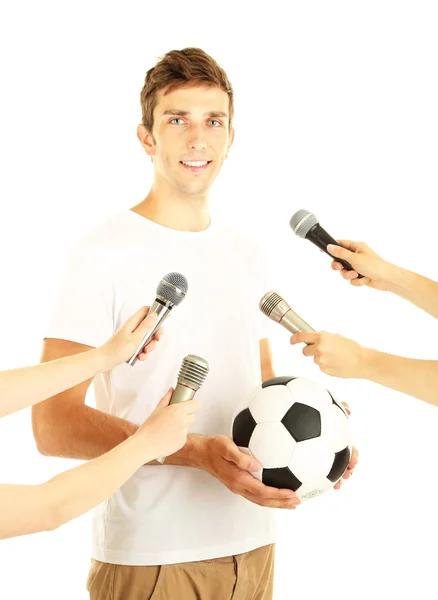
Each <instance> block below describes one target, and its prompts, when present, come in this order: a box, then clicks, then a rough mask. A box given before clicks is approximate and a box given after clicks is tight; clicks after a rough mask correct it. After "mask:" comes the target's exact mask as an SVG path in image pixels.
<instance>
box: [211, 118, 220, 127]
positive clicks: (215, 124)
mask: <svg viewBox="0 0 438 600" xmlns="http://www.w3.org/2000/svg"><path fill="white" fill-rule="evenodd" d="M210 123H212V124H213V127H220V126H221V125H222V123H221V122H220V121H216V119H210Z"/></svg>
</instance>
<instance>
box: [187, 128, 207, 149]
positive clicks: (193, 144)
mask: <svg viewBox="0 0 438 600" xmlns="http://www.w3.org/2000/svg"><path fill="white" fill-rule="evenodd" d="M188 147H189V148H190V149H191V150H205V149H206V148H207V142H206V140H205V135H204V132H203V129H202V128H201V127H193V128H192V129H191V131H190V135H189V139H188Z"/></svg>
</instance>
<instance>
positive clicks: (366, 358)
mask: <svg viewBox="0 0 438 600" xmlns="http://www.w3.org/2000/svg"><path fill="white" fill-rule="evenodd" d="M378 354H379V352H378V351H377V350H373V349H372V348H361V357H360V360H359V373H358V376H357V378H358V379H369V380H370V381H372V379H373V372H374V368H375V364H376V359H377V355H378Z"/></svg>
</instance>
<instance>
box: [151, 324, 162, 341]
mask: <svg viewBox="0 0 438 600" xmlns="http://www.w3.org/2000/svg"><path fill="white" fill-rule="evenodd" d="M163 335H164V327H160V329H158V330H157V331H156V332H155V333H154V337H153V339H154V340H156V341H157V342H159V341H160V340H161V339H162V337H163Z"/></svg>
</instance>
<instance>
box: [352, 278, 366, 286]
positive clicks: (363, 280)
mask: <svg viewBox="0 0 438 600" xmlns="http://www.w3.org/2000/svg"><path fill="white" fill-rule="evenodd" d="M370 281H371V279H370V278H369V277H362V278H361V279H352V280H351V281H350V283H351V285H354V287H361V286H363V285H368V284H369V283H370Z"/></svg>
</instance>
